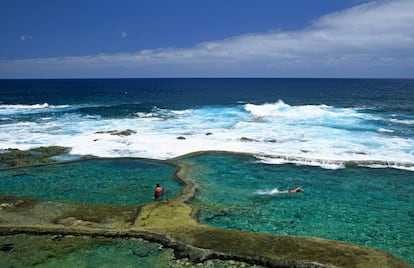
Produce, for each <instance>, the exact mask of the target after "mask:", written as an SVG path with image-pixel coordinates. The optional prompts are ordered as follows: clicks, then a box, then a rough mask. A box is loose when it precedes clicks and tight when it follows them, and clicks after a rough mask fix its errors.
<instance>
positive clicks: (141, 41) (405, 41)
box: [0, 0, 414, 78]
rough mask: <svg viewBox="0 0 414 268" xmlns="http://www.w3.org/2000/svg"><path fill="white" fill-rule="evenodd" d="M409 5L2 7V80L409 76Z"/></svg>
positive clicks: (316, 1) (412, 64) (305, 0)
mask: <svg viewBox="0 0 414 268" xmlns="http://www.w3.org/2000/svg"><path fill="white" fill-rule="evenodd" d="M413 25H414V0H376V1H374V0H372V1H371V0H366V1H364V0H312V1H309V0H89V1H84V0H42V1H27V0H13V1H9V0H0V78H117V77H120V78H123V77H345V78H351V77H368V78H371V77H372V78H414V26H413Z"/></svg>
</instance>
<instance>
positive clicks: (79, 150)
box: [0, 78, 414, 264]
mask: <svg viewBox="0 0 414 268" xmlns="http://www.w3.org/2000/svg"><path fill="white" fill-rule="evenodd" d="M125 130H129V134H130V135H114V132H117V131H118V132H121V131H125ZM50 145H60V146H66V147H70V148H71V151H70V153H69V155H67V156H64V157H62V159H61V160H67V159H77V158H79V157H81V156H83V155H94V156H98V157H105V158H108V157H111V158H123V157H138V158H148V159H156V160H166V159H171V158H176V157H181V156H185V155H187V154H189V153H193V152H199V151H203V152H209V153H204V154H201V155H196V156H186V157H184V158H180V159H181V160H180V161H184V162H190V163H192V164H194V166H195V167H197V168H195V169H194V170H193V172H195V173H194V177H197V179H199V181H198V184H199V185H200V188H201V189H200V191H199V195H198V196H197V198H196V200H195V201H194V202H195V203H194V204H196V205H197V206H198V207H199V208H200V221H202V222H204V223H206V224H210V225H214V226H218V227H223V228H234V229H241V230H248V231H257V232H266V233H282V234H290V235H305V236H306V235H307V236H317V237H322V238H327V239H334V240H341V241H347V242H352V243H357V244H361V245H365V246H369V247H373V248H378V249H382V250H386V251H388V252H391V253H392V254H395V255H396V256H398V257H400V258H402V259H404V260H406V261H408V262H409V263H411V264H414V257H413V256H414V232H412V230H414V80H412V79H411V80H410V79H406V80H405V79H250V78H246V79H83V80H76V79H71V80H59V79H56V80H0V150H1V151H5V150H7V149H8V148H18V149H30V148H34V147H40V146H50ZM218 151H219V152H218ZM234 153H247V154H246V155H239V154H234ZM121 161H122V160H121ZM98 162H99V161H98ZM62 165H63V166H64V165H65V164H62ZM67 165H68V169H71V170H74V169H76V168H74V166H73V165H72V164H67ZM69 165H72V166H70V167H69ZM88 165H92V166H93V165H102V163H100V162H99V163H97V164H95V163H94V162H88ZM103 165H104V166H105V164H103ZM117 165H118V166H119V165H120V166H122V164H119V163H118V164H117ZM125 165H126V164H125ZM130 166H131V162H128V167H130ZM90 169H91V170H93V167H90ZM61 170H64V168H61ZM79 170H81V169H80V168H79ZM168 170H169V168H167V169H165V170H164V171H163V172H164V173H165V172H167V173H168ZM10 172H17V171H0V181H2V180H3V181H7V182H8V183H7V184H6V183H4V184H1V183H0V187H2V188H0V189H1V190H0V191H2V192H3V193H4V194H15V195H19V194H21V195H25V196H26V195H28V196H32V197H37V198H43V199H44V198H48V197H45V195H44V194H41V192H42V191H47V190H45V189H43V188H44V187H43V188H42V187H39V189H36V187H35V185H36V183H34V184H33V185H32V186H31V189H33V191H32V193H30V191H29V192H27V189H25V190H23V188H24V187H21V186H16V185H14V186H10V185H11V183H10V180H13V178H15V176H16V174H15V173H13V174H11V173H10ZM33 172H34V175H33V176H32V177H31V178H29V179H31V180H34V179H33V178H34V177H36V176H37V177H38V178H44V177H45V174H48V175H47V176H48V178H51V176H50V174H52V173H53V172H56V171H51V170H48V168H45V169H36V170H34V169H33ZM128 172H131V171H128ZM23 173H25V174H27V170H26V171H24V172H23ZM128 174H129V173H128ZM153 174H155V173H153ZM61 176H63V177H64V176H65V175H64V173H62V174H61ZM128 176H129V175H128ZM131 176H132V177H133V175H131ZM163 176H165V177H168V176H167V175H165V174H164V175H163ZM37 177H36V178H37ZM106 177H108V178H110V177H113V175H112V173H109V171H108V174H107V176H106ZM25 179H26V178H25ZM22 181H23V180H22ZM65 183H69V184H70V182H65ZM123 183H124V184H128V182H123ZM38 184H41V183H40V182H39V183H38ZM5 185H8V186H7V187H10V188H7V187H6V186H5ZM296 186H301V187H303V188H304V189H305V192H304V193H301V194H297V195H290V196H282V195H280V194H278V193H279V192H280V191H281V190H284V189H291V188H294V187H296ZM151 187H152V186H151ZM109 188H111V187H109ZM109 188H107V189H109ZM16 189H17V190H16ZM18 189H22V190H18ZM42 189H43V190H42ZM58 189H60V188H58ZM19 191H21V192H19ZM114 191H117V190H114ZM175 191H178V189H176V190H175ZM119 192H120V193H122V191H121V190H119ZM108 194H110V193H108ZM118 194H119V193H118ZM56 195H59V191H57V194H56ZM49 198H52V197H49ZM53 198H55V199H59V200H61V199H62V198H63V197H59V196H55V197H53ZM53 198H52V199H53ZM65 198H66V197H64V198H63V199H65ZM72 198H74V199H71V201H76V200H78V201H79V202H85V203H88V201H87V200H84V199H83V198H80V197H76V196H75V197H72ZM127 199H128V200H131V198H127ZM100 200H101V201H102V200H105V198H99V197H97V198H96V199H94V200H93V201H91V202H92V203H99V202H101V201H100ZM102 202H103V201H102ZM120 202H121V203H122V202H123V201H120V200H115V201H114V202H113V203H114V204H116V205H119V204H120ZM125 202H126V201H125ZM136 202H142V201H136Z"/></svg>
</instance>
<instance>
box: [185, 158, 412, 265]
mask: <svg viewBox="0 0 414 268" xmlns="http://www.w3.org/2000/svg"><path fill="white" fill-rule="evenodd" d="M183 161H185V162H191V163H195V164H197V167H196V168H195V170H193V171H192V174H191V176H192V177H193V178H195V179H198V180H199V183H200V191H199V192H198V195H197V197H196V200H195V201H194V202H195V204H196V205H197V206H198V207H200V208H201V212H200V220H201V221H202V222H204V223H206V224H209V225H213V226H217V227H222V228H234V229H239V230H246V231H257V232H265V233H277V234H289V235H300V236H317V237H322V238H327V239H333V240H341V241H347V242H352V243H357V244H361V245H365V246H368V247H373V248H378V249H382V250H385V251H388V252H390V253H392V254H394V255H396V256H398V257H400V258H402V259H404V260H406V261H408V262H409V263H411V264H414V254H413V253H414V232H413V230H414V174H413V172H409V171H402V170H394V169H371V168H360V167H359V168H346V169H340V170H326V169H321V168H319V167H309V166H294V165H268V164H263V163H259V162H258V161H256V160H255V158H253V157H247V156H241V155H230V154H215V153H209V154H204V155H198V156H193V157H190V158H187V159H185V160H183ZM230 167H231V168H230ZM297 186H301V187H303V188H304V189H305V192H304V193H298V194H287V195H283V194H272V190H273V192H275V189H276V188H277V189H279V190H284V189H292V188H295V187H297Z"/></svg>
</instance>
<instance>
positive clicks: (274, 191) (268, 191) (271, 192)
mask: <svg viewBox="0 0 414 268" xmlns="http://www.w3.org/2000/svg"><path fill="white" fill-rule="evenodd" d="M254 193H255V194H258V195H275V194H278V193H280V191H279V190H278V189H277V188H273V189H266V190H257V191H255V192H254Z"/></svg>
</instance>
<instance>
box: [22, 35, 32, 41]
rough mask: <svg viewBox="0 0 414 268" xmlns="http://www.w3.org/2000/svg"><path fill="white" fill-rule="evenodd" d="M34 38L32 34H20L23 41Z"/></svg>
mask: <svg viewBox="0 0 414 268" xmlns="http://www.w3.org/2000/svg"><path fill="white" fill-rule="evenodd" d="M31 39H33V38H32V37H31V36H30V35H20V40H21V41H26V40H31Z"/></svg>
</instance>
